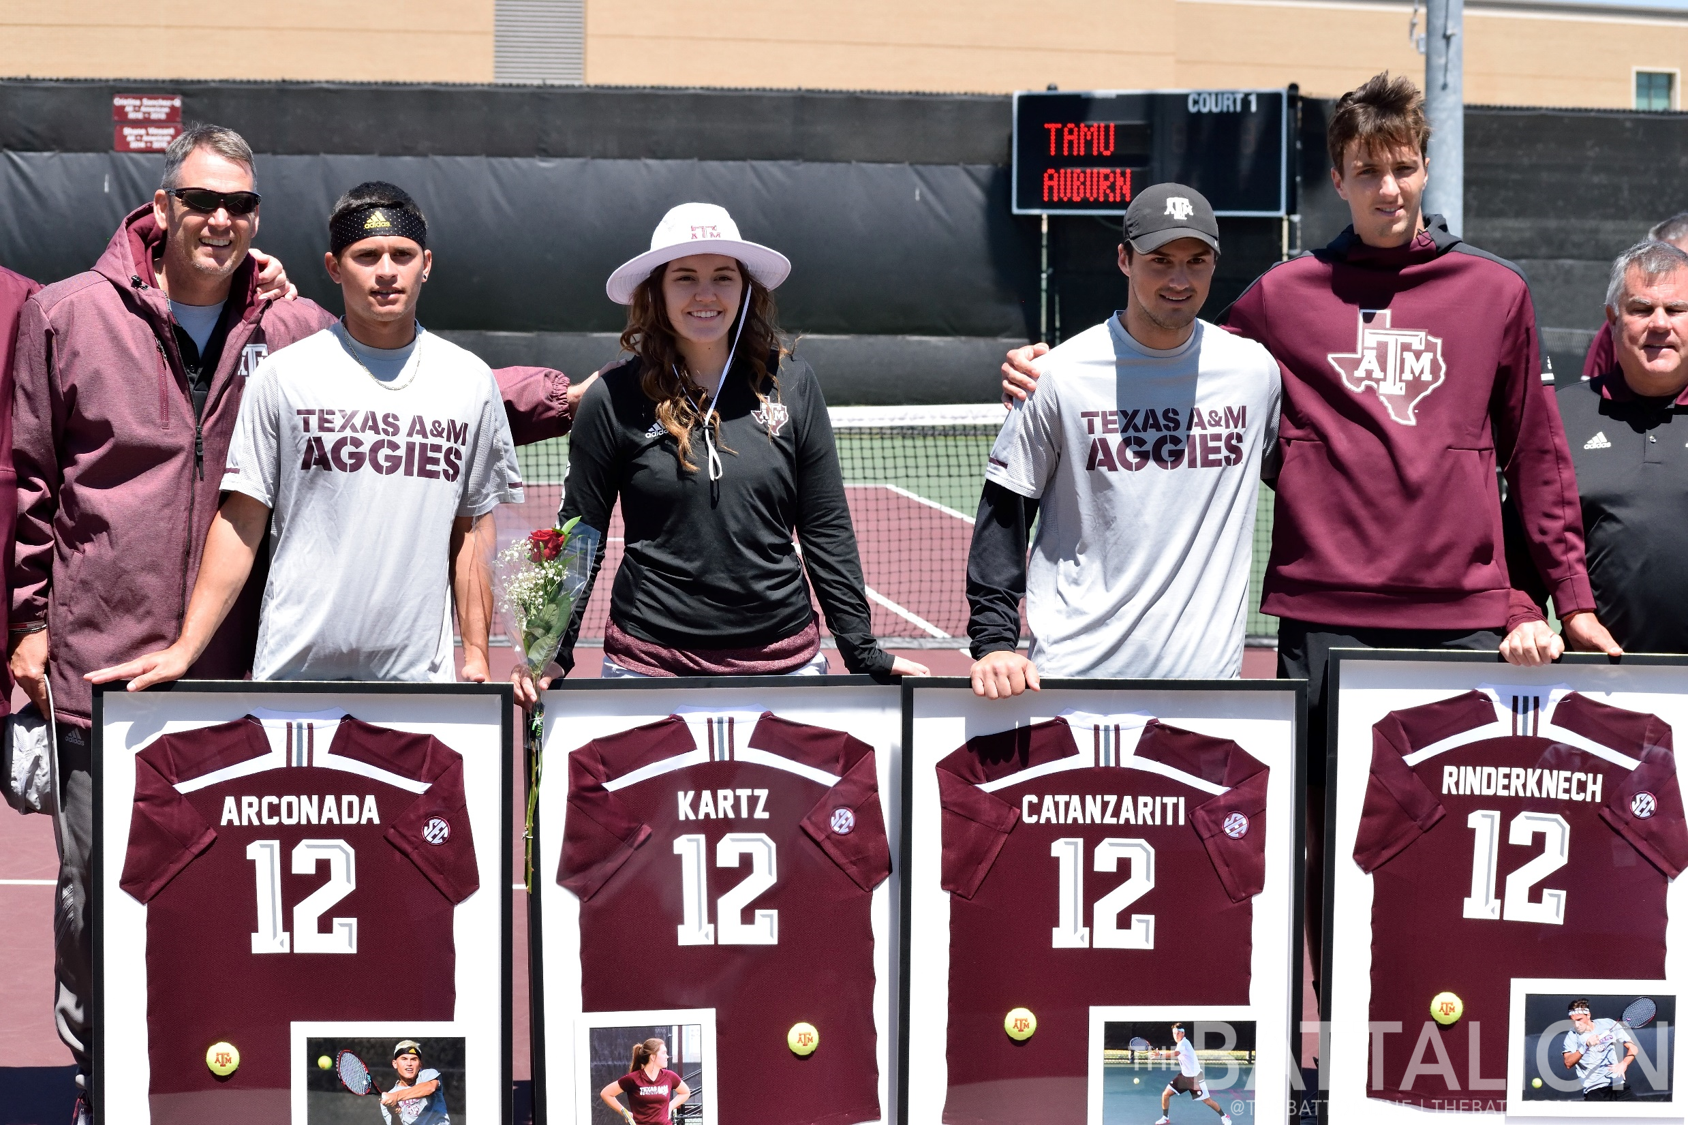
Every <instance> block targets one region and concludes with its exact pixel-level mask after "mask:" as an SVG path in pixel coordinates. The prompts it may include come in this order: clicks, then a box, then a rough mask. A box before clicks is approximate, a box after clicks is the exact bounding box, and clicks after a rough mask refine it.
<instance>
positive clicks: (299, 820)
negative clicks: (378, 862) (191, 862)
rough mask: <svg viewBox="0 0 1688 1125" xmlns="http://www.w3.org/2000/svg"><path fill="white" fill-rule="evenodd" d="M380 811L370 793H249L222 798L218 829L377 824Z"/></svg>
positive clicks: (379, 820)
mask: <svg viewBox="0 0 1688 1125" xmlns="http://www.w3.org/2000/svg"><path fill="white" fill-rule="evenodd" d="M380 823H381V810H380V809H379V808H378V807H377V806H376V804H375V796H374V794H368V795H365V796H362V797H359V796H358V795H357V794H356V793H342V794H339V795H336V794H333V793H323V794H316V793H302V794H298V795H295V794H291V793H290V794H288V795H287V796H284V797H277V796H264V797H254V796H252V795H250V794H243V795H241V796H235V795H234V794H232V793H231V794H229V795H228V796H226V797H224V798H223V819H222V821H221V822H220V823H219V825H218V827H226V826H227V825H231V824H232V825H236V826H238V827H242V828H245V827H252V826H257V825H266V824H380Z"/></svg>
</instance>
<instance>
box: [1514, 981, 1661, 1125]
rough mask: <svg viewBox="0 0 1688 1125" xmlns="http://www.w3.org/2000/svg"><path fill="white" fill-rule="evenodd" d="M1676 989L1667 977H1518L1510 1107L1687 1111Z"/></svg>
mask: <svg viewBox="0 0 1688 1125" xmlns="http://www.w3.org/2000/svg"><path fill="white" fill-rule="evenodd" d="M1675 1039H1676V990H1675V986H1673V985H1670V984H1667V983H1665V982H1663V981H1634V980H1630V981H1617V980H1552V981H1546V980H1515V981H1513V982H1512V1024H1511V1034H1510V1036H1509V1039H1508V1042H1509V1048H1510V1049H1509V1059H1508V1064H1509V1065H1508V1067H1507V1113H1509V1114H1530V1115H1533V1116H1543V1117H1589V1118H1599V1119H1601V1120H1609V1119H1612V1118H1625V1117H1659V1116H1675V1117H1680V1116H1681V1112H1682V1111H1681V1108H1680V1106H1678V1105H1677V1104H1676V1100H1675V1093H1674V1091H1675V1073H1674V1071H1675V1050H1676V1043H1675Z"/></svg>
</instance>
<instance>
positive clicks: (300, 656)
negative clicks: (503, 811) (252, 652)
mask: <svg viewBox="0 0 1688 1125" xmlns="http://www.w3.org/2000/svg"><path fill="white" fill-rule="evenodd" d="M353 349H357V351H356V352H354V350H353ZM400 351H408V352H409V353H410V354H409V355H408V356H400V355H399V354H398V352H385V351H377V350H375V349H373V348H365V347H363V346H362V345H360V344H358V343H357V342H356V341H355V340H353V339H351V337H350V336H348V335H347V334H346V330H345V327H344V326H343V325H339V324H336V325H334V326H332V327H330V328H325V329H324V330H323V331H321V332H318V333H317V334H316V335H314V336H309V337H307V338H306V339H303V340H300V341H299V342H298V343H296V344H292V345H290V346H289V347H285V348H282V349H281V350H280V351H277V352H274V353H273V354H271V355H270V357H269V358H268V359H266V360H264V362H263V363H261V364H260V365H259V366H258V369H257V371H256V372H254V373H253V375H252V377H251V382H250V384H249V385H248V386H247V388H246V394H245V397H244V398H243V399H242V400H241V403H240V417H239V420H238V422H237V423H236V425H235V434H234V440H233V441H232V442H231V443H230V445H229V462H228V471H227V472H226V473H225V474H224V476H223V483H222V488H223V491H225V492H240V493H244V494H245V495H247V496H250V497H252V498H253V499H255V500H258V501H260V502H262V503H264V504H267V505H269V507H270V508H271V509H272V510H273V512H274V516H273V517H272V522H271V533H272V535H273V537H274V538H273V543H272V549H271V561H270V577H269V583H268V585H267V586H265V588H264V603H263V610H262V614H261V617H260V620H259V626H258V654H257V657H256V660H255V662H254V664H253V672H252V675H253V678H254V679H258V680H350V679H357V680H428V681H450V680H453V679H455V678H456V667H455V662H454V659H453V654H452V640H451V605H452V596H451V589H450V580H449V575H450V569H449V561H450V560H449V558H448V556H449V554H450V544H451V525H452V521H453V520H454V519H455V518H456V517H458V516H479V515H484V514H485V513H487V512H490V511H491V510H492V509H493V508H495V507H497V506H498V505H499V504H503V503H520V502H521V499H522V478H521V471H520V470H519V469H518V468H517V465H516V451H515V443H514V442H513V441H512V440H511V437H510V423H509V419H508V418H506V417H505V414H504V404H503V400H502V399H501V398H500V396H499V393H498V384H497V382H496V381H495V380H494V378H493V375H492V371H491V369H490V368H488V367H487V365H486V364H484V363H482V362H481V361H480V360H479V359H477V358H475V356H473V355H471V354H470V353H469V352H466V351H464V350H463V349H462V348H459V347H458V346H457V345H455V344H452V343H449V342H447V341H445V340H442V339H440V338H439V337H438V336H435V335H433V334H431V333H428V332H424V331H422V330H421V328H420V326H418V328H417V333H416V340H415V343H414V344H413V345H412V346H411V347H410V348H409V349H400ZM359 355H361V356H363V357H365V358H364V359H363V361H362V362H360V360H359V358H358V356H359Z"/></svg>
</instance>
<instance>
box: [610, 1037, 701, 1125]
mask: <svg viewBox="0 0 1688 1125" xmlns="http://www.w3.org/2000/svg"><path fill="white" fill-rule="evenodd" d="M631 1054H632V1058H631V1060H630V1061H629V1063H628V1068H627V1073H626V1074H624V1075H622V1076H621V1077H620V1078H617V1079H615V1080H614V1081H612V1082H610V1083H608V1084H607V1085H606V1086H605V1087H604V1088H603V1089H602V1090H599V1091H598V1098H599V1099H600V1100H601V1101H602V1102H603V1103H604V1104H605V1105H606V1106H608V1107H609V1108H610V1109H612V1110H614V1111H615V1112H616V1114H617V1115H618V1116H619V1117H620V1118H621V1119H622V1120H623V1121H625V1122H627V1125H673V1123H674V1122H676V1121H680V1120H686V1119H687V1117H686V1115H684V1114H683V1113H682V1112H681V1111H682V1109H683V1108H684V1106H685V1104H686V1101H687V1099H689V1098H690V1097H691V1096H692V1088H691V1087H690V1086H688V1085H686V1082H685V1079H683V1078H681V1077H680V1076H679V1075H678V1074H677V1073H675V1072H674V1071H672V1070H670V1069H669V1062H670V1059H669V1054H668V1044H667V1043H666V1042H665V1041H663V1039H662V1038H661V1037H659V1036H652V1037H651V1038H649V1039H644V1040H641V1041H639V1042H637V1043H635V1044H633V1049H632V1052H631ZM623 1096H625V1097H626V1099H627V1101H626V1104H623V1103H622V1101H621V1099H622V1097H623ZM594 1116H596V1115H594Z"/></svg>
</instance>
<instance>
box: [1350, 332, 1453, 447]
mask: <svg viewBox="0 0 1688 1125" xmlns="http://www.w3.org/2000/svg"><path fill="white" fill-rule="evenodd" d="M1392 316H1393V314H1392V313H1391V312H1390V310H1388V309H1375V310H1374V309H1361V310H1360V314H1359V330H1358V332H1357V333H1356V335H1357V339H1356V341H1355V344H1354V350H1353V351H1351V352H1331V353H1329V354H1328V355H1326V357H1325V358H1326V359H1328V360H1329V361H1330V365H1331V366H1332V367H1334V368H1336V371H1337V374H1339V375H1341V376H1342V385H1343V386H1345V387H1347V388H1348V389H1349V390H1350V391H1353V392H1354V393H1355V394H1363V393H1364V392H1366V391H1368V390H1374V391H1376V392H1377V397H1378V398H1379V399H1380V400H1381V401H1382V402H1383V406H1384V409H1385V410H1387V411H1389V417H1390V419H1391V420H1392V421H1395V422H1398V423H1400V424H1401V425H1403V426H1416V425H1418V417H1417V415H1416V414H1415V413H1414V412H1415V410H1416V409H1417V407H1418V404H1419V403H1420V402H1421V401H1422V400H1423V399H1424V397H1425V396H1426V395H1428V394H1429V393H1430V392H1431V391H1433V390H1435V389H1436V388H1437V387H1439V386H1441V385H1442V381H1443V380H1444V379H1446V378H1447V374H1448V365H1447V364H1446V363H1444V362H1443V361H1442V338H1441V337H1440V336H1432V335H1430V334H1429V333H1428V332H1426V331H1424V330H1423V329H1421V328H1396V327H1395V326H1394V325H1393V324H1392V323H1391V318H1392Z"/></svg>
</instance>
